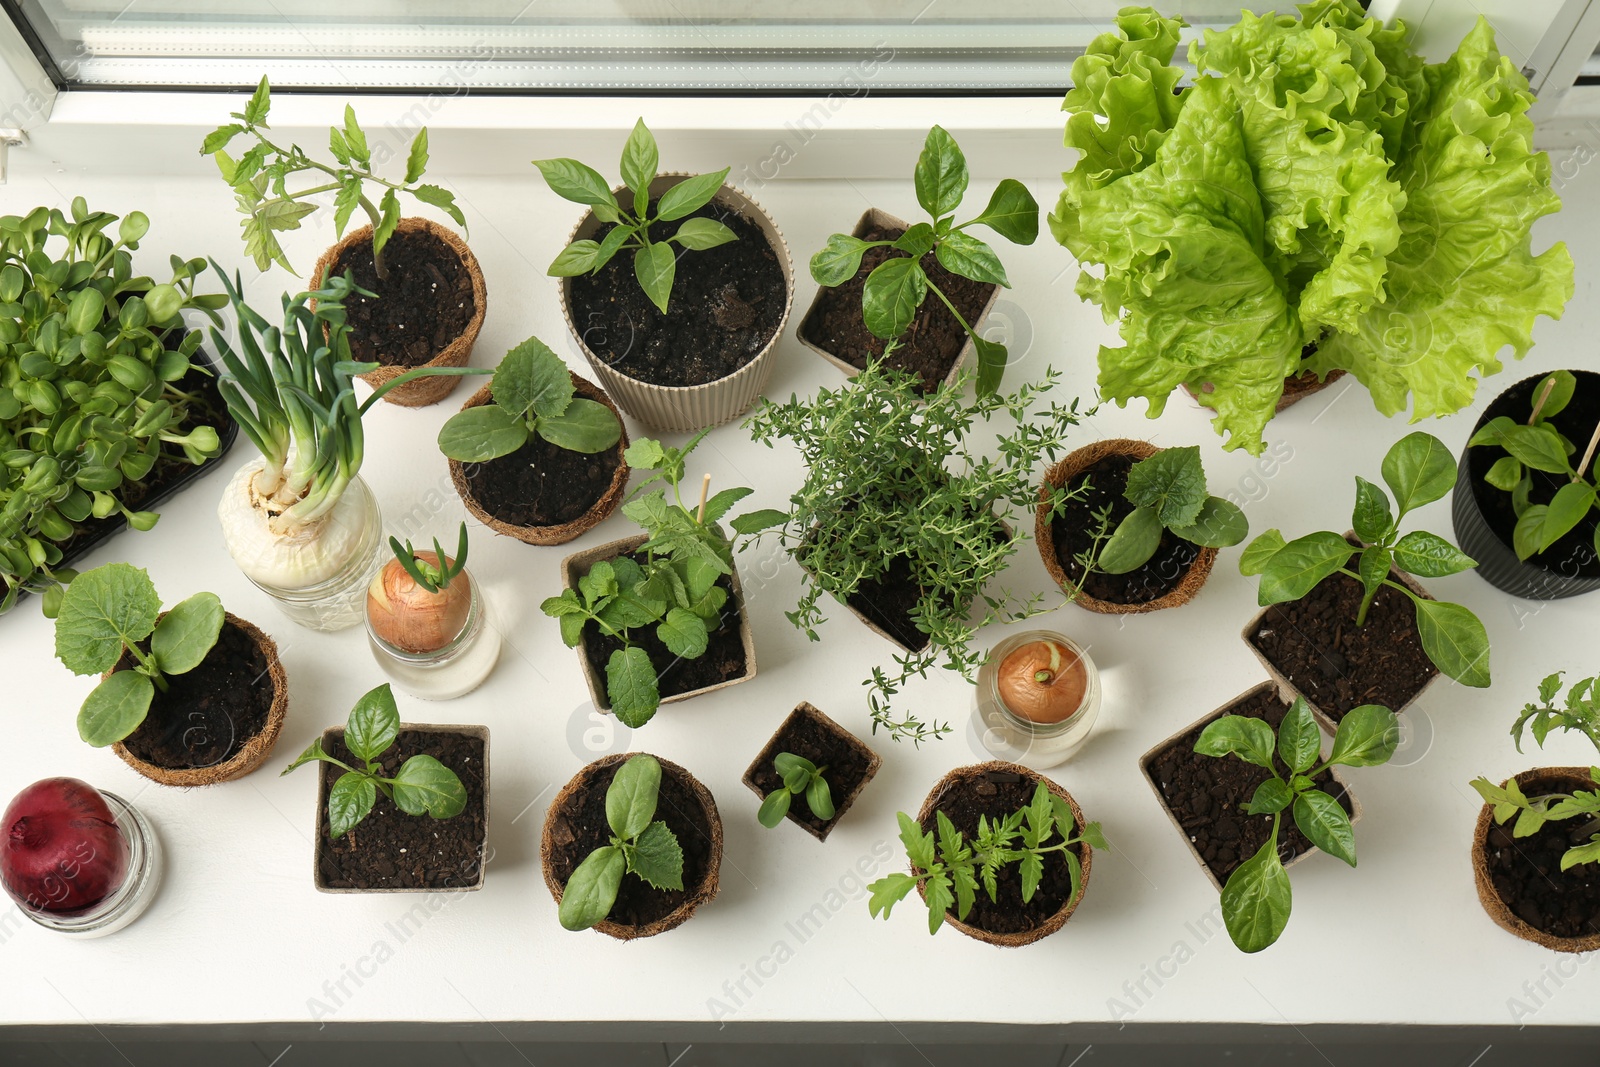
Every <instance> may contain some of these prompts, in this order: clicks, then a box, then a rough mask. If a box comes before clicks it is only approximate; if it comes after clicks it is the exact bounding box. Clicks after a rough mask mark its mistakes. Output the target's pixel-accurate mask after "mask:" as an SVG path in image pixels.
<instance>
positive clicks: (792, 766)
mask: <svg viewBox="0 0 1600 1067" xmlns="http://www.w3.org/2000/svg"><path fill="white" fill-rule="evenodd" d="M772 766H773V769H774V770H776V771H777V772H778V776H779V777H780V778H782V779H783V785H782V787H781V788H778V789H774V790H773V791H772V792H770V793H768V794H767V799H765V800H763V801H762V802H761V810H760V812H758V813H757V814H756V818H757V819H759V820H760V822H761V825H762V826H765V827H766V828H767V829H768V830H771V829H773V828H774V827H776V826H777V825H778V824H779V823H780V822H782V821H783V817H784V816H785V815H787V814H789V802H790V800H791V799H792V798H794V797H797V796H804V797H805V798H806V807H807V808H809V809H811V814H812V815H815V816H816V817H817V818H819V819H821V820H822V821H823V822H827V821H828V820H829V819H831V818H833V791H832V790H831V789H829V788H828V780H827V779H826V778H824V777H823V775H824V774H826V773H828V768H827V767H825V766H823V767H818V766H817V765H816V764H815V763H812V762H811V761H810V760H808V759H806V758H805V757H804V756H796V755H795V754H794V753H793V752H780V753H778V754H777V755H776V756H774V757H773V758H772Z"/></svg>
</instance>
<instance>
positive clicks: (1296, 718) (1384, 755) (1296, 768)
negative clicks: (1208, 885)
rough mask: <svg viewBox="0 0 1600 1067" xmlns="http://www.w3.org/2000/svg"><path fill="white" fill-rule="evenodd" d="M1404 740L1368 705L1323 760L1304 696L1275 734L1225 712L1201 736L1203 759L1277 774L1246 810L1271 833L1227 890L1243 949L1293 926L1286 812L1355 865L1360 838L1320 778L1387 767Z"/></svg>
mask: <svg viewBox="0 0 1600 1067" xmlns="http://www.w3.org/2000/svg"><path fill="white" fill-rule="evenodd" d="M1399 743H1400V724H1399V719H1398V718H1397V717H1396V715H1395V713H1394V712H1392V711H1390V710H1389V709H1388V708H1385V707H1382V706H1380V705H1377V704H1363V705H1362V706H1361V707H1358V708H1353V709H1352V710H1351V711H1350V712H1349V713H1348V714H1347V715H1345V717H1344V718H1343V719H1342V720H1340V722H1339V729H1338V731H1337V732H1336V733H1335V734H1334V735H1333V750H1332V751H1331V752H1330V753H1329V754H1328V758H1327V759H1326V760H1323V759H1322V758H1321V757H1322V733H1321V731H1319V730H1318V729H1317V724H1316V721H1315V720H1314V719H1313V718H1312V717H1311V706H1310V705H1309V704H1307V703H1306V701H1305V698H1304V697H1300V698H1298V699H1296V700H1295V702H1294V705H1293V706H1292V707H1291V708H1290V709H1289V712H1288V714H1286V715H1285V716H1284V717H1283V722H1282V723H1281V724H1280V725H1279V727H1278V731H1277V734H1276V736H1274V734H1273V731H1272V727H1271V726H1269V725H1267V724H1266V723H1265V722H1263V721H1262V720H1260V719H1253V718H1249V717H1248V716H1244V715H1224V716H1223V717H1222V718H1220V719H1218V720H1217V721H1216V722H1213V723H1212V724H1211V725H1209V726H1207V727H1206V728H1205V730H1204V731H1202V732H1201V734H1200V739H1199V740H1198V741H1196V742H1195V746H1194V750H1195V751H1196V752H1198V753H1200V754H1201V755H1202V756H1215V757H1217V758H1219V759H1220V758H1223V757H1226V756H1235V757H1237V758H1239V759H1241V760H1244V761H1245V762H1246V763H1251V764H1254V765H1255V766H1257V767H1261V768H1263V769H1264V770H1266V771H1267V772H1268V773H1269V774H1271V775H1272V777H1271V778H1268V779H1267V780H1266V781H1264V782H1262V783H1261V784H1260V785H1259V786H1257V787H1256V792H1255V795H1254V796H1252V797H1251V798H1250V803H1249V804H1248V805H1246V806H1245V809H1244V813H1245V814H1246V815H1271V816H1272V834H1271V836H1270V837H1268V838H1267V841H1266V843H1265V844H1264V845H1262V846H1261V847H1260V848H1259V849H1258V850H1257V851H1256V854H1255V855H1253V856H1251V857H1250V858H1249V859H1247V860H1245V861H1244V862H1243V863H1241V864H1239V866H1237V867H1235V868H1234V869H1233V873H1232V874H1230V875H1229V876H1228V882H1227V884H1226V885H1224V886H1223V887H1222V920H1223V923H1224V924H1225V925H1226V926H1227V928H1228V936H1229V937H1230V938H1232V939H1233V943H1234V945H1236V946H1237V947H1238V948H1239V949H1240V950H1241V951H1243V952H1260V951H1261V950H1262V949H1264V948H1266V947H1267V946H1268V945H1271V944H1272V943H1273V942H1275V941H1277V940H1278V936H1279V935H1280V934H1282V933H1283V929H1284V927H1285V926H1287V925H1288V923H1289V909H1290V905H1291V903H1292V894H1291V893H1290V890H1289V872H1288V871H1286V870H1284V868H1283V861H1282V860H1281V859H1279V858H1278V831H1279V829H1280V827H1281V823H1282V819H1283V813H1284V812H1285V811H1288V812H1290V813H1291V814H1292V815H1293V816H1294V824H1295V826H1297V827H1299V829H1300V832H1301V833H1302V834H1304V835H1305V836H1306V838H1307V839H1308V840H1309V841H1310V842H1311V843H1312V844H1313V845H1316V846H1317V847H1318V848H1320V849H1321V850H1322V851H1324V852H1326V853H1328V854H1329V855H1331V856H1337V857H1338V858H1339V859H1342V860H1344V861H1345V862H1346V863H1348V864H1349V865H1350V866H1352V867H1354V866H1355V865H1356V839H1355V833H1354V831H1353V830H1352V829H1351V827H1350V817H1349V816H1348V815H1346V814H1345V811H1344V808H1343V807H1341V806H1340V804H1339V802H1338V801H1337V800H1335V799H1334V798H1333V797H1332V796H1331V795H1329V794H1328V793H1325V792H1323V791H1322V790H1321V789H1319V788H1317V784H1316V778H1317V776H1318V775H1320V774H1321V773H1322V772H1324V771H1326V770H1327V769H1328V768H1329V767H1341V766H1342V767H1376V766H1378V765H1379V764H1383V763H1387V762H1389V757H1391V756H1393V755H1394V750H1395V748H1396V747H1397V746H1398V745H1399ZM1274 753H1276V754H1277V756H1278V758H1279V759H1281V760H1282V761H1283V762H1284V764H1285V765H1286V766H1287V767H1288V770H1289V773H1288V774H1287V775H1284V774H1282V773H1280V772H1279V770H1278V768H1277V765H1276V764H1275V763H1274V762H1273V755H1274ZM1319 760H1320V762H1319Z"/></svg>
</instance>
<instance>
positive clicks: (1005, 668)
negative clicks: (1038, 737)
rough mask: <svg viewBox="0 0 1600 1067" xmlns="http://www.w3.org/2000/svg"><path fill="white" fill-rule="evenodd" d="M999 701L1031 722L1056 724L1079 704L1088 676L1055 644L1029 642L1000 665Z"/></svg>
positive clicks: (1073, 656)
mask: <svg viewBox="0 0 1600 1067" xmlns="http://www.w3.org/2000/svg"><path fill="white" fill-rule="evenodd" d="M995 684H996V686H997V688H998V689H999V692H1000V699H1001V700H1002V701H1004V703H1005V706H1006V707H1007V708H1009V709H1010V710H1011V712H1012V713H1013V714H1015V715H1018V716H1020V717H1022V718H1024V719H1028V720H1029V721H1031V722H1038V723H1056V722H1061V721H1063V720H1065V719H1067V718H1069V717H1070V716H1071V715H1072V713H1073V712H1075V711H1077V710H1078V708H1079V706H1080V705H1082V703H1083V696H1084V693H1085V691H1086V690H1087V689H1088V685H1089V675H1088V672H1087V671H1086V670H1084V666H1083V661H1082V660H1081V659H1079V658H1078V656H1077V654H1076V653H1074V652H1073V651H1072V649H1070V648H1068V647H1067V646H1066V645H1063V644H1061V643H1060V642H1058V641H1048V640H1040V641H1029V642H1028V643H1027V644H1025V645H1021V646H1019V647H1018V648H1016V649H1015V650H1014V651H1012V652H1011V654H1010V655H1008V656H1006V658H1005V659H1003V660H1001V661H1000V670H999V673H998V676H997V679H996V682H995Z"/></svg>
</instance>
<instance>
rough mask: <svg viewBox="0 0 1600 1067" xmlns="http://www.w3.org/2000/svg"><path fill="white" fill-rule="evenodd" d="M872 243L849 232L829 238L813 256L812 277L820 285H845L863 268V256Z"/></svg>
mask: <svg viewBox="0 0 1600 1067" xmlns="http://www.w3.org/2000/svg"><path fill="white" fill-rule="evenodd" d="M871 247H872V245H871V244H870V243H869V242H867V241H863V240H861V238H859V237H852V236H850V235H849V234H847V233H836V234H833V235H832V236H831V237H829V238H828V243H827V244H826V245H825V246H823V249H822V251H820V252H818V253H817V254H816V255H814V256H812V257H811V278H812V280H813V281H815V282H816V283H817V284H818V285H826V286H830V287H831V286H835V285H843V284H844V283H845V282H847V281H849V280H850V279H851V278H854V277H855V276H856V273H857V272H858V271H860V270H861V256H862V254H863V253H864V252H866V250H867V249H869V248H871Z"/></svg>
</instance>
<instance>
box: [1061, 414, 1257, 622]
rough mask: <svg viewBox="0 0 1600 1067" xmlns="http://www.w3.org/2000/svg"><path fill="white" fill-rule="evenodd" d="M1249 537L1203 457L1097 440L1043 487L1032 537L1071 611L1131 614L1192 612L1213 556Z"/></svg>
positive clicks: (1241, 516)
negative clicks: (1215, 487)
mask: <svg viewBox="0 0 1600 1067" xmlns="http://www.w3.org/2000/svg"><path fill="white" fill-rule="evenodd" d="M1249 532H1250V525H1249V523H1248V522H1247V521H1246V520H1245V517H1244V512H1243V511H1241V510H1239V508H1238V507H1237V506H1236V505H1234V504H1231V503H1229V502H1228V501H1226V500H1223V499H1222V498H1221V497H1216V496H1211V495H1209V494H1208V493H1207V492H1206V475H1205V470H1204V469H1203V468H1202V467H1201V464H1200V449H1199V448H1198V447H1194V446H1190V447H1188V448H1157V447H1155V446H1154V445H1152V444H1149V443H1147V442H1145V441H1131V440H1128V439H1126V438H1115V439H1111V440H1105V441H1096V442H1095V443H1094V444H1092V445H1086V446H1084V447H1083V448H1080V449H1078V450H1077V451H1075V452H1073V453H1071V454H1070V455H1068V456H1067V457H1065V458H1064V459H1062V460H1061V461H1060V462H1058V463H1056V464H1055V465H1054V466H1052V467H1051V468H1050V470H1049V472H1048V473H1046V474H1045V476H1044V482H1043V483H1042V484H1041V485H1040V486H1039V506H1038V509H1037V511H1036V512H1035V519H1034V538H1035V539H1036V540H1037V541H1038V542H1039V555H1040V557H1041V558H1042V559H1043V560H1044V566H1045V570H1047V571H1049V572H1050V577H1052V578H1054V579H1055V580H1056V583H1057V584H1058V585H1060V586H1061V588H1062V589H1063V590H1064V591H1065V592H1066V593H1067V594H1068V596H1070V597H1071V598H1072V600H1073V602H1074V603H1076V604H1078V605H1079V606H1081V607H1085V608H1088V609H1089V610H1090V611H1096V612H1101V613H1103V614H1112V615H1125V614H1131V613H1139V612H1146V611H1158V610H1160V609H1161V608H1170V607H1177V606H1178V605H1180V604H1187V603H1188V602H1189V601H1190V600H1192V599H1193V598H1194V595H1195V594H1196V593H1198V592H1199V591H1200V587H1201V586H1202V585H1204V584H1205V581H1206V578H1207V576H1209V575H1210V573H1211V565H1212V564H1213V563H1214V562H1215V561H1216V558H1217V549H1219V548H1226V547H1228V546H1230V545H1236V544H1238V543H1239V542H1240V541H1243V540H1244V539H1245V535H1247V534H1248V533H1249Z"/></svg>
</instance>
